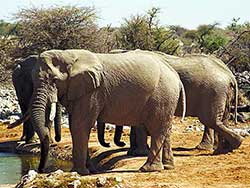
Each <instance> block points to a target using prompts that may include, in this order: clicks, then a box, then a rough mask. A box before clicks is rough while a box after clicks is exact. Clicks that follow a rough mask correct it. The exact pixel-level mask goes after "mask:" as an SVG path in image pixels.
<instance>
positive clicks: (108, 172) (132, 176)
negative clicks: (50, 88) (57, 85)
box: [0, 118, 250, 188]
mask: <svg viewBox="0 0 250 188" xmlns="http://www.w3.org/2000/svg"><path fill="white" fill-rule="evenodd" d="M198 124H199V123H198V121H197V120H196V119H194V118H187V119H186V120H185V122H184V123H182V124H180V122H179V121H178V119H175V125H174V126H173V134H172V147H173V151H174V156H175V169H174V170H168V171H162V172H153V173H141V172H138V169H139V167H140V166H141V165H142V164H143V163H144V162H145V160H146V157H136V158H135V157H127V156H126V152H127V150H128V146H129V130H128V129H127V130H125V131H124V134H123V137H122V138H123V140H124V141H125V142H126V143H127V145H126V146H125V148H118V147H116V146H114V144H113V141H112V139H113V131H107V132H106V140H107V141H110V142H111V143H112V147H111V148H103V147H101V146H100V144H99V143H98V142H97V135H96V131H95V130H93V131H92V133H91V137H90V144H89V145H90V148H91V152H92V161H93V162H94V163H95V164H97V166H98V169H99V170H102V171H104V172H101V173H99V174H95V175H91V177H104V176H105V177H109V178H112V177H117V176H119V177H121V178H122V180H123V181H124V182H126V183H125V184H124V185H123V187H148V188H149V187H169V188H170V187H171V188H189V187H190V188H193V187H199V188H203V187H216V188H222V187H226V188H238V187H242V188H245V187H250V137H245V139H244V141H243V144H242V145H241V147H240V148H239V149H238V150H235V151H233V152H232V153H228V154H223V155H212V153H213V151H198V150H195V149H193V148H194V147H195V146H196V145H197V144H198V143H199V141H200V140H201V136H202V132H201V131H187V129H186V128H187V127H188V126H189V125H198ZM237 126H239V127H248V126H249V125H248V123H245V124H238V125H237ZM21 132H22V131H21V127H18V128H15V129H13V130H7V129H6V125H0V142H6V141H13V140H18V139H19V138H20V136H21ZM62 135H63V139H62V142H60V143H58V144H57V145H54V146H53V147H52V149H51V151H52V155H53V156H54V157H57V158H61V159H68V160H70V159H71V152H70V151H71V137H70V133H69V130H68V129H67V128H64V129H63V134H62ZM0 187H1V186H0Z"/></svg>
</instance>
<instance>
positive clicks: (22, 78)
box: [10, 55, 61, 143]
mask: <svg viewBox="0 0 250 188" xmlns="http://www.w3.org/2000/svg"><path fill="white" fill-rule="evenodd" d="M37 60H38V56H36V55H31V56H28V57H27V58H25V59H22V60H20V61H19V62H18V63H17V65H16V66H15V68H14V69H13V73H12V82H13V85H14V87H15V91H16V95H17V99H18V103H19V105H20V108H21V111H22V114H23V115H25V114H27V112H28V110H29V105H30V102H31V98H32V93H33V81H32V71H33V70H34V68H35V66H36V63H37ZM56 108H57V109H56V115H55V119H54V120H55V135H56V136H55V140H56V141H60V140H61V105H60V104H59V103H57V105H56ZM27 115H28V114H27ZM23 121H24V122H23ZM22 122H23V134H22V137H21V140H25V142H26V143H29V142H30V141H32V138H33V136H34V133H35V132H34V129H33V126H32V122H31V119H30V118H29V117H24V119H23V120H19V121H18V123H16V122H15V123H13V124H14V125H17V124H21V123H22ZM10 126H12V125H10Z"/></svg>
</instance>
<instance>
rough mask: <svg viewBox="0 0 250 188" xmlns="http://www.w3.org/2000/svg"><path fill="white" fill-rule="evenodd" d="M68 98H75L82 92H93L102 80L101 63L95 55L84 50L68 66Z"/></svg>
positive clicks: (82, 93)
mask: <svg viewBox="0 0 250 188" xmlns="http://www.w3.org/2000/svg"><path fill="white" fill-rule="evenodd" d="M68 72H69V86H68V100H75V99H78V98H80V97H81V96H82V95H84V94H88V93H91V92H93V90H95V89H97V88H98V87H100V85H101V82H102V76H101V75H102V74H101V72H102V65H101V63H100V61H99V60H98V59H97V57H96V56H95V55H94V54H92V53H90V52H87V51H84V52H82V53H80V54H78V56H77V57H76V58H75V59H74V63H73V64H72V65H70V66H69V67H68Z"/></svg>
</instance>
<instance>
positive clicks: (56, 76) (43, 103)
mask: <svg viewBox="0 0 250 188" xmlns="http://www.w3.org/2000/svg"><path fill="white" fill-rule="evenodd" d="M82 62H84V63H82ZM85 62H86V63H85ZM100 68H101V67H100V64H99V63H98V61H97V59H96V58H95V56H93V55H92V54H91V53H90V52H88V51H85V50H65V51H62V50H50V51H46V52H43V53H42V54H40V56H39V58H38V63H37V67H36V68H35V69H34V71H35V73H34V74H33V75H34V78H33V79H34V92H33V100H32V103H31V112H32V113H31V114H32V120H33V125H34V129H35V131H36V133H37V134H38V136H39V139H40V143H41V158H40V164H39V168H38V171H39V172H43V171H44V167H45V164H46V161H47V157H48V152H49V132H48V128H47V127H48V126H47V124H48V119H49V115H48V113H47V112H48V111H49V110H48V108H49V107H50V106H51V104H52V103H55V102H57V101H58V99H59V100H60V102H61V103H62V104H63V105H64V106H65V107H66V109H67V110H68V112H69V113H71V108H72V105H71V103H72V101H75V100H76V99H79V98H80V97H81V96H82V95H84V94H85V93H88V92H90V91H92V90H93V89H95V88H97V87H99V85H100V74H99V69H100Z"/></svg>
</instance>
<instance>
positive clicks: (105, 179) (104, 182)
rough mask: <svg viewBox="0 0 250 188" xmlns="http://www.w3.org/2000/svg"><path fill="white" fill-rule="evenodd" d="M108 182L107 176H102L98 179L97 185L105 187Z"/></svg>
mask: <svg viewBox="0 0 250 188" xmlns="http://www.w3.org/2000/svg"><path fill="white" fill-rule="evenodd" d="M106 182H107V178H106V177H100V178H97V179H96V186H97V187H103V186H104V185H105V184H106Z"/></svg>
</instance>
